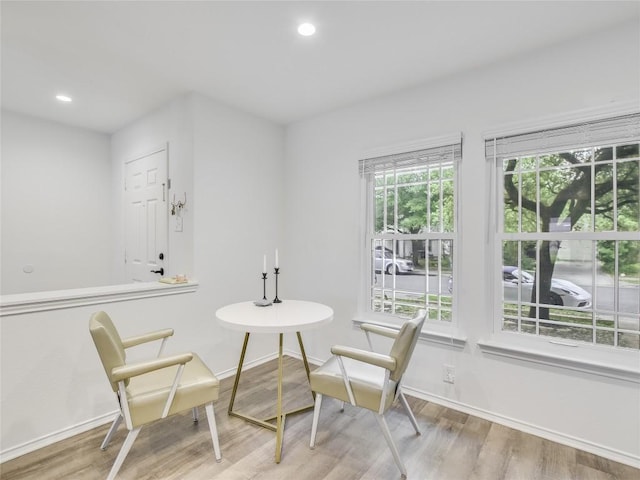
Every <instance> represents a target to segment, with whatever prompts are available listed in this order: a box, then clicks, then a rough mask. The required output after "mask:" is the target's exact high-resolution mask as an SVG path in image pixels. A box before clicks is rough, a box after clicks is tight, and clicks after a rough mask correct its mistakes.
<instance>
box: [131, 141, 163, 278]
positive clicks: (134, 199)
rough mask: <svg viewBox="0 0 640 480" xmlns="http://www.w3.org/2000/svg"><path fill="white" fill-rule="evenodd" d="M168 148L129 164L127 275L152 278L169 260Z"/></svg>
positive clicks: (161, 272) (157, 276) (157, 274)
mask: <svg viewBox="0 0 640 480" xmlns="http://www.w3.org/2000/svg"><path fill="white" fill-rule="evenodd" d="M167 196H168V191H167V150H166V149H162V150H159V151H156V152H153V153H151V154H149V155H145V156H143V157H140V158H136V159H134V160H131V161H129V162H127V163H126V165H125V262H126V274H127V279H128V280H130V281H132V282H150V281H154V280H158V279H160V278H161V277H162V276H164V269H165V268H166V266H167V265H168V263H167V237H168V230H167V215H168V209H167Z"/></svg>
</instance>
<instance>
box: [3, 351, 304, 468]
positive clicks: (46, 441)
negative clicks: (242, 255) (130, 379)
mask: <svg viewBox="0 0 640 480" xmlns="http://www.w3.org/2000/svg"><path fill="white" fill-rule="evenodd" d="M275 358H278V354H277V353H273V354H270V355H266V356H264V357H261V358H258V359H256V360H253V361H251V362H245V364H244V368H252V367H256V366H258V365H261V364H263V363H266V362H268V361H270V360H273V359H275ZM298 358H301V357H300V356H299V355H298ZM235 374H236V367H233V368H230V369H228V370H224V371H222V372H220V373H216V376H217V377H218V378H220V379H222V378H227V377H232V376H233V375H235ZM117 413H118V411H117V410H114V411H113V412H109V413H106V414H104V415H100V416H99V417H96V418H93V419H91V420H87V421H85V422H81V423H78V424H76V425H72V426H70V427H67V428H63V429H62V430H59V431H57V432H53V433H50V434H47V435H44V436H42V437H40V438H36V439H34V440H29V441H28V442H25V443H23V444H20V445H16V446H15V447H9V448H7V449H6V450H2V451H0V463H4V462H7V461H9V460H13V459H14V458H18V457H20V456H22V455H25V454H27V453H31V452H34V451H36V450H38V449H40V448H44V447H47V446H49V445H52V444H54V443H56V442H59V441H61V440H66V439H67V438H71V437H73V436H74V435H78V434H80V433H84V432H86V431H89V430H91V429H94V428H97V427H101V426H102V425H105V424H108V423H111V422H113V419H114V418H115V416H116V414H117Z"/></svg>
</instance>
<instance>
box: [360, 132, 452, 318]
mask: <svg viewBox="0 0 640 480" xmlns="http://www.w3.org/2000/svg"><path fill="white" fill-rule="evenodd" d="M460 157H461V149H460V145H459V144H457V145H455V146H451V147H437V148H436V149H429V150H424V151H418V152H409V153H405V154H400V155H399V156H389V157H378V158H375V159H369V160H364V161H361V172H363V179H364V181H365V183H366V185H367V200H366V201H367V211H368V212H370V213H369V214H368V217H367V229H366V237H367V238H366V245H367V247H366V254H365V255H366V257H367V263H366V265H367V272H368V274H367V278H366V280H365V281H366V285H365V287H366V288H365V289H366V292H367V293H366V295H367V299H366V309H367V311H369V312H376V313H380V314H388V315H393V316H399V317H412V316H413V315H414V313H415V312H416V311H417V310H418V309H420V308H426V310H427V318H428V320H429V321H434V322H443V324H449V325H450V324H451V322H452V318H453V307H452V286H451V276H452V267H453V255H454V245H455V230H456V195H455V189H456V168H457V161H458V160H459V158H460ZM397 159H400V160H401V161H397Z"/></svg>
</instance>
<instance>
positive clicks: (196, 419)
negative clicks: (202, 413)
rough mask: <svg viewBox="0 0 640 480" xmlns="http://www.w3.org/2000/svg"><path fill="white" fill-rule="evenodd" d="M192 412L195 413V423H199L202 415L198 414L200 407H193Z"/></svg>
mask: <svg viewBox="0 0 640 480" xmlns="http://www.w3.org/2000/svg"><path fill="white" fill-rule="evenodd" d="M191 414H192V415H193V423H198V420H200V417H199V416H198V407H193V408H192V409H191Z"/></svg>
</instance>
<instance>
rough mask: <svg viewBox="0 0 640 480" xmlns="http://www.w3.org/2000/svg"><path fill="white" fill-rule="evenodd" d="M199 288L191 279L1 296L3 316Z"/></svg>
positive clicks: (1, 314) (0, 306)
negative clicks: (169, 282) (183, 281)
mask: <svg viewBox="0 0 640 480" xmlns="http://www.w3.org/2000/svg"><path fill="white" fill-rule="evenodd" d="M197 289H198V281H197V280H189V281H188V282H186V283H181V284H174V285H170V284H166V283H160V282H145V283H129V284H125V285H108V286H104V287H90V288H75V289H71V290H53V291H47V292H33V293H18V294H13V295H2V296H1V297H0V317H5V316H9V315H21V314H25V313H33V312H43V311H47V310H58V309H63V308H74V307H80V306H85V305H96V304H100V303H111V302H122V301H125V300H137V299H141V298H151V297H161V296H166V295H177V294H181V293H190V292H195V291H196V290H197Z"/></svg>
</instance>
